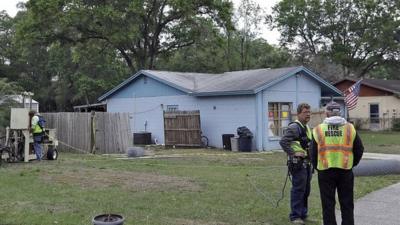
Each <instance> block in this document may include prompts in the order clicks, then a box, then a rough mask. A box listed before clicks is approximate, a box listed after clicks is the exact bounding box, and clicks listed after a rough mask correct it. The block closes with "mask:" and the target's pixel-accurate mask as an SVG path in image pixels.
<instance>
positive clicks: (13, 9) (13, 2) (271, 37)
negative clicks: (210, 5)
mask: <svg viewBox="0 0 400 225" xmlns="http://www.w3.org/2000/svg"><path fill="white" fill-rule="evenodd" d="M26 1H27V0H0V11H2V10H5V11H6V12H7V14H8V15H10V16H12V17H14V16H15V14H16V13H17V10H18V9H17V3H18V2H26ZM231 1H232V2H233V4H234V7H235V8H237V7H238V6H239V4H240V2H241V0H231ZM254 1H255V2H257V3H258V4H259V5H260V6H261V7H262V8H264V9H265V11H266V12H267V13H271V7H272V6H273V5H275V4H276V3H277V2H279V0H254ZM260 36H261V37H262V38H264V39H266V40H267V41H268V43H270V44H275V45H278V44H279V40H278V39H279V32H278V31H276V30H270V28H269V27H268V26H267V25H261V35H260Z"/></svg>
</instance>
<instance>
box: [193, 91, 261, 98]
mask: <svg viewBox="0 0 400 225" xmlns="http://www.w3.org/2000/svg"><path fill="white" fill-rule="evenodd" d="M252 94H255V93H254V91H253V90H241V91H213V92H193V93H189V95H192V96H197V97H205V96H227V95H252Z"/></svg>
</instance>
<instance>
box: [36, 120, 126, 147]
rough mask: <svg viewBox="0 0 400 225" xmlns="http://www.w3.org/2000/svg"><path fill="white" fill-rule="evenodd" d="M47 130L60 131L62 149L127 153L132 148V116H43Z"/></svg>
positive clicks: (58, 136)
mask: <svg viewBox="0 0 400 225" xmlns="http://www.w3.org/2000/svg"><path fill="white" fill-rule="evenodd" d="M42 115H43V117H44V118H45V119H46V127H48V128H56V129H57V139H58V140H59V146H58V149H59V150H61V151H78V152H85V153H87V152H92V153H100V154H104V153H125V151H126V149H127V147H128V146H131V145H132V133H131V129H130V122H129V114H128V113H104V112H92V113H68V112H62V113H43V114H42Z"/></svg>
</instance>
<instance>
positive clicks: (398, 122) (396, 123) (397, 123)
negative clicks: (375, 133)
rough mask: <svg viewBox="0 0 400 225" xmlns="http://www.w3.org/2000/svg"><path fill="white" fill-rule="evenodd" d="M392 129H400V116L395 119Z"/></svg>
mask: <svg viewBox="0 0 400 225" xmlns="http://www.w3.org/2000/svg"><path fill="white" fill-rule="evenodd" d="M392 130H394V131H400V118H396V119H393V125H392Z"/></svg>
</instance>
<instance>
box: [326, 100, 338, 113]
mask: <svg viewBox="0 0 400 225" xmlns="http://www.w3.org/2000/svg"><path fill="white" fill-rule="evenodd" d="M326 111H329V112H340V104H339V103H337V102H334V101H331V102H329V103H328V104H326Z"/></svg>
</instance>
